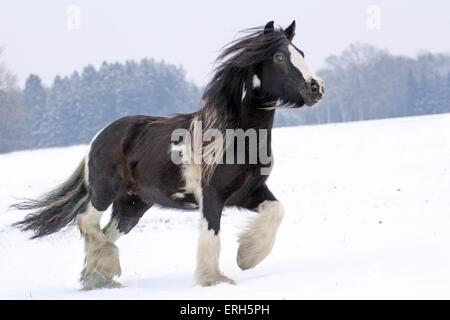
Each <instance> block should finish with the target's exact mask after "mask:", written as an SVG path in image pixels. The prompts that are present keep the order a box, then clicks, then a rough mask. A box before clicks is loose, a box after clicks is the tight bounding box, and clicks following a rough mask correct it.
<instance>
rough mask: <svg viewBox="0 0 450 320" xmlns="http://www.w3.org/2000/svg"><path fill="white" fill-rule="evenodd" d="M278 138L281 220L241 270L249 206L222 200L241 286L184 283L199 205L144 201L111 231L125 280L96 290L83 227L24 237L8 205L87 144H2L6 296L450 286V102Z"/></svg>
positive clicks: (367, 292)
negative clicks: (82, 276) (264, 254)
mask: <svg viewBox="0 0 450 320" xmlns="http://www.w3.org/2000/svg"><path fill="white" fill-rule="evenodd" d="M273 148H274V153H275V168H274V171H273V173H272V175H271V177H270V179H269V186H270V187H271V188H272V190H273V191H274V194H275V195H276V196H277V197H278V198H279V200H281V201H282V202H283V203H284V205H285V208H286V216H285V220H284V222H283V224H282V226H281V228H280V231H279V236H278V239H277V242H276V244H275V247H274V250H273V252H272V254H271V255H270V256H269V257H268V258H267V259H266V260H264V261H263V262H262V263H261V264H260V265H258V266H257V267H256V268H255V269H252V270H248V271H245V272H243V271H241V270H240V269H239V268H238V266H237V265H236V262H235V260H236V259H235V257H236V252H237V242H236V241H237V234H238V233H239V231H240V230H241V229H242V228H243V227H244V226H245V223H246V220H247V219H248V218H249V217H250V216H251V213H246V212H237V211H234V210H228V211H226V212H225V216H224V218H223V223H222V232H221V233H222V253H221V268H222V270H223V271H224V273H225V274H226V275H228V276H229V277H231V278H233V279H234V280H236V282H237V283H238V284H237V285H236V286H232V285H227V284H222V285H219V286H216V287H209V288H201V287H195V286H192V273H193V270H194V268H195V252H196V246H197V237H198V229H199V227H198V225H199V220H200V219H199V214H198V213H196V212H192V213H185V212H178V211H174V210H161V209H157V208H152V209H151V210H149V211H148V212H147V213H146V215H145V216H144V218H143V219H142V220H141V222H140V223H139V225H138V226H137V227H136V228H135V229H133V231H132V232H131V233H130V234H128V235H127V236H125V237H123V238H121V239H120V240H119V241H118V246H119V248H120V255H121V264H122V277H121V278H120V282H121V283H122V284H123V286H124V287H123V288H121V289H104V290H96V291H82V290H80V286H79V284H78V283H77V278H78V274H79V271H80V270H81V267H82V262H83V247H82V241H81V238H80V235H79V233H78V231H77V230H75V229H74V228H73V229H68V230H65V231H63V232H61V233H59V234H55V235H53V236H50V237H47V238H44V239H41V240H37V241H28V240H27V236H29V234H28V235H27V234H24V233H21V232H19V231H17V230H15V229H11V227H10V224H11V223H12V222H14V221H16V220H18V219H20V218H21V217H22V216H23V213H22V212H15V211H10V210H8V206H9V205H10V204H11V203H12V202H13V201H14V198H13V197H34V196H36V195H39V194H41V193H43V192H45V191H48V190H49V189H51V188H52V187H53V186H55V185H56V184H59V183H60V182H62V181H63V180H64V179H66V178H67V177H68V175H69V174H70V173H71V172H72V171H73V170H74V169H75V167H76V165H77V164H78V163H79V161H80V159H81V157H83V155H84V154H85V152H86V146H75V147H69V148H60V149H47V150H38V151H25V152H16V153H11V154H5V155H0V298H3V299H5V298H6V299H16V298H21V299H322V298H324V299H335V298H339V299H350V298H352V299H355V298H356V299H366V298H375V299H381V298H385V299H394V298H406V299H408V298H425V299H428V298H437V299H441V298H445V299H450V114H445V115H438V116H427V117H415V118H402V119H392V120H381V121H370V122H359V123H350V124H337V125H322V126H309V127H298V128H283V129H276V130H275V132H274V139H273ZM106 218H107V217H105V221H106Z"/></svg>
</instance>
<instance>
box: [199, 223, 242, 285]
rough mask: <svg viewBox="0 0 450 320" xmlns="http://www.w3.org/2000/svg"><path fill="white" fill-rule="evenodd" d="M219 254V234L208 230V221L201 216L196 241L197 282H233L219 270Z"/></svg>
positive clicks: (209, 283)
mask: <svg viewBox="0 0 450 320" xmlns="http://www.w3.org/2000/svg"><path fill="white" fill-rule="evenodd" d="M219 256H220V238H219V234H217V235H216V234H215V233H214V230H212V229H210V230H208V222H207V221H206V219H205V218H203V219H202V226H201V231H200V238H199V241H198V250H197V269H196V270H195V276H194V277H195V282H196V283H197V284H200V285H202V286H210V285H215V284H218V283H220V282H228V283H234V281H233V280H231V279H230V278H228V277H226V276H224V275H223V274H222V272H221V271H220V269H219Z"/></svg>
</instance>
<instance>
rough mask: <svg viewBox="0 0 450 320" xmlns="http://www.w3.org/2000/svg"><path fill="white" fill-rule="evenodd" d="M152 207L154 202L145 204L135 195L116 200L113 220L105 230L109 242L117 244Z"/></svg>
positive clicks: (127, 195)
mask: <svg viewBox="0 0 450 320" xmlns="http://www.w3.org/2000/svg"><path fill="white" fill-rule="evenodd" d="M152 205H153V202H145V201H143V200H141V199H140V198H139V197H138V196H137V195H135V194H131V195H130V194H126V195H124V196H121V197H119V198H118V199H116V200H115V201H114V203H113V211H112V215H111V220H110V221H109V222H108V224H107V225H106V226H105V227H104V228H103V232H104V234H105V236H106V238H107V239H108V241H110V242H115V241H116V240H117V239H119V237H121V236H122V235H124V234H127V233H128V232H130V231H131V229H133V228H134V226H136V224H137V223H138V222H139V219H141V217H142V215H143V214H144V213H145V212H146V211H147V210H148V209H150V207H151V206H152Z"/></svg>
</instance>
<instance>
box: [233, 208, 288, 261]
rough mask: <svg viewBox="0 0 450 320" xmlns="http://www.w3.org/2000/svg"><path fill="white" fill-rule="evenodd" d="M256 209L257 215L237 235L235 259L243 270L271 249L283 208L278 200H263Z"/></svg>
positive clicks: (281, 218)
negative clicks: (245, 228) (237, 243)
mask: <svg viewBox="0 0 450 320" xmlns="http://www.w3.org/2000/svg"><path fill="white" fill-rule="evenodd" d="M257 211H258V212H259V216H257V217H256V218H255V219H254V220H253V221H251V222H250V224H249V225H248V227H247V230H246V231H244V232H243V233H242V234H241V235H240V237H239V250H238V256H237V261H238V265H239V267H240V268H241V269H243V270H246V269H249V268H253V267H254V266H256V265H257V264H258V263H260V262H261V261H262V260H263V259H264V258H265V257H266V256H267V255H268V254H269V253H270V252H271V251H272V248H273V245H274V243H275V238H276V235H277V230H278V227H279V226H280V224H281V221H282V220H283V216H284V209H283V206H282V205H281V203H280V202H279V201H264V202H262V203H261V204H260V205H259V206H258V208H257Z"/></svg>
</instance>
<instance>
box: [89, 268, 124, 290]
mask: <svg viewBox="0 0 450 320" xmlns="http://www.w3.org/2000/svg"><path fill="white" fill-rule="evenodd" d="M80 283H81V285H82V286H83V290H94V289H115V288H121V287H122V285H121V284H120V283H119V282H117V281H115V280H113V279H111V278H107V277H105V276H104V275H102V274H101V273H99V272H87V271H86V270H83V271H82V272H81V276H80Z"/></svg>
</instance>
